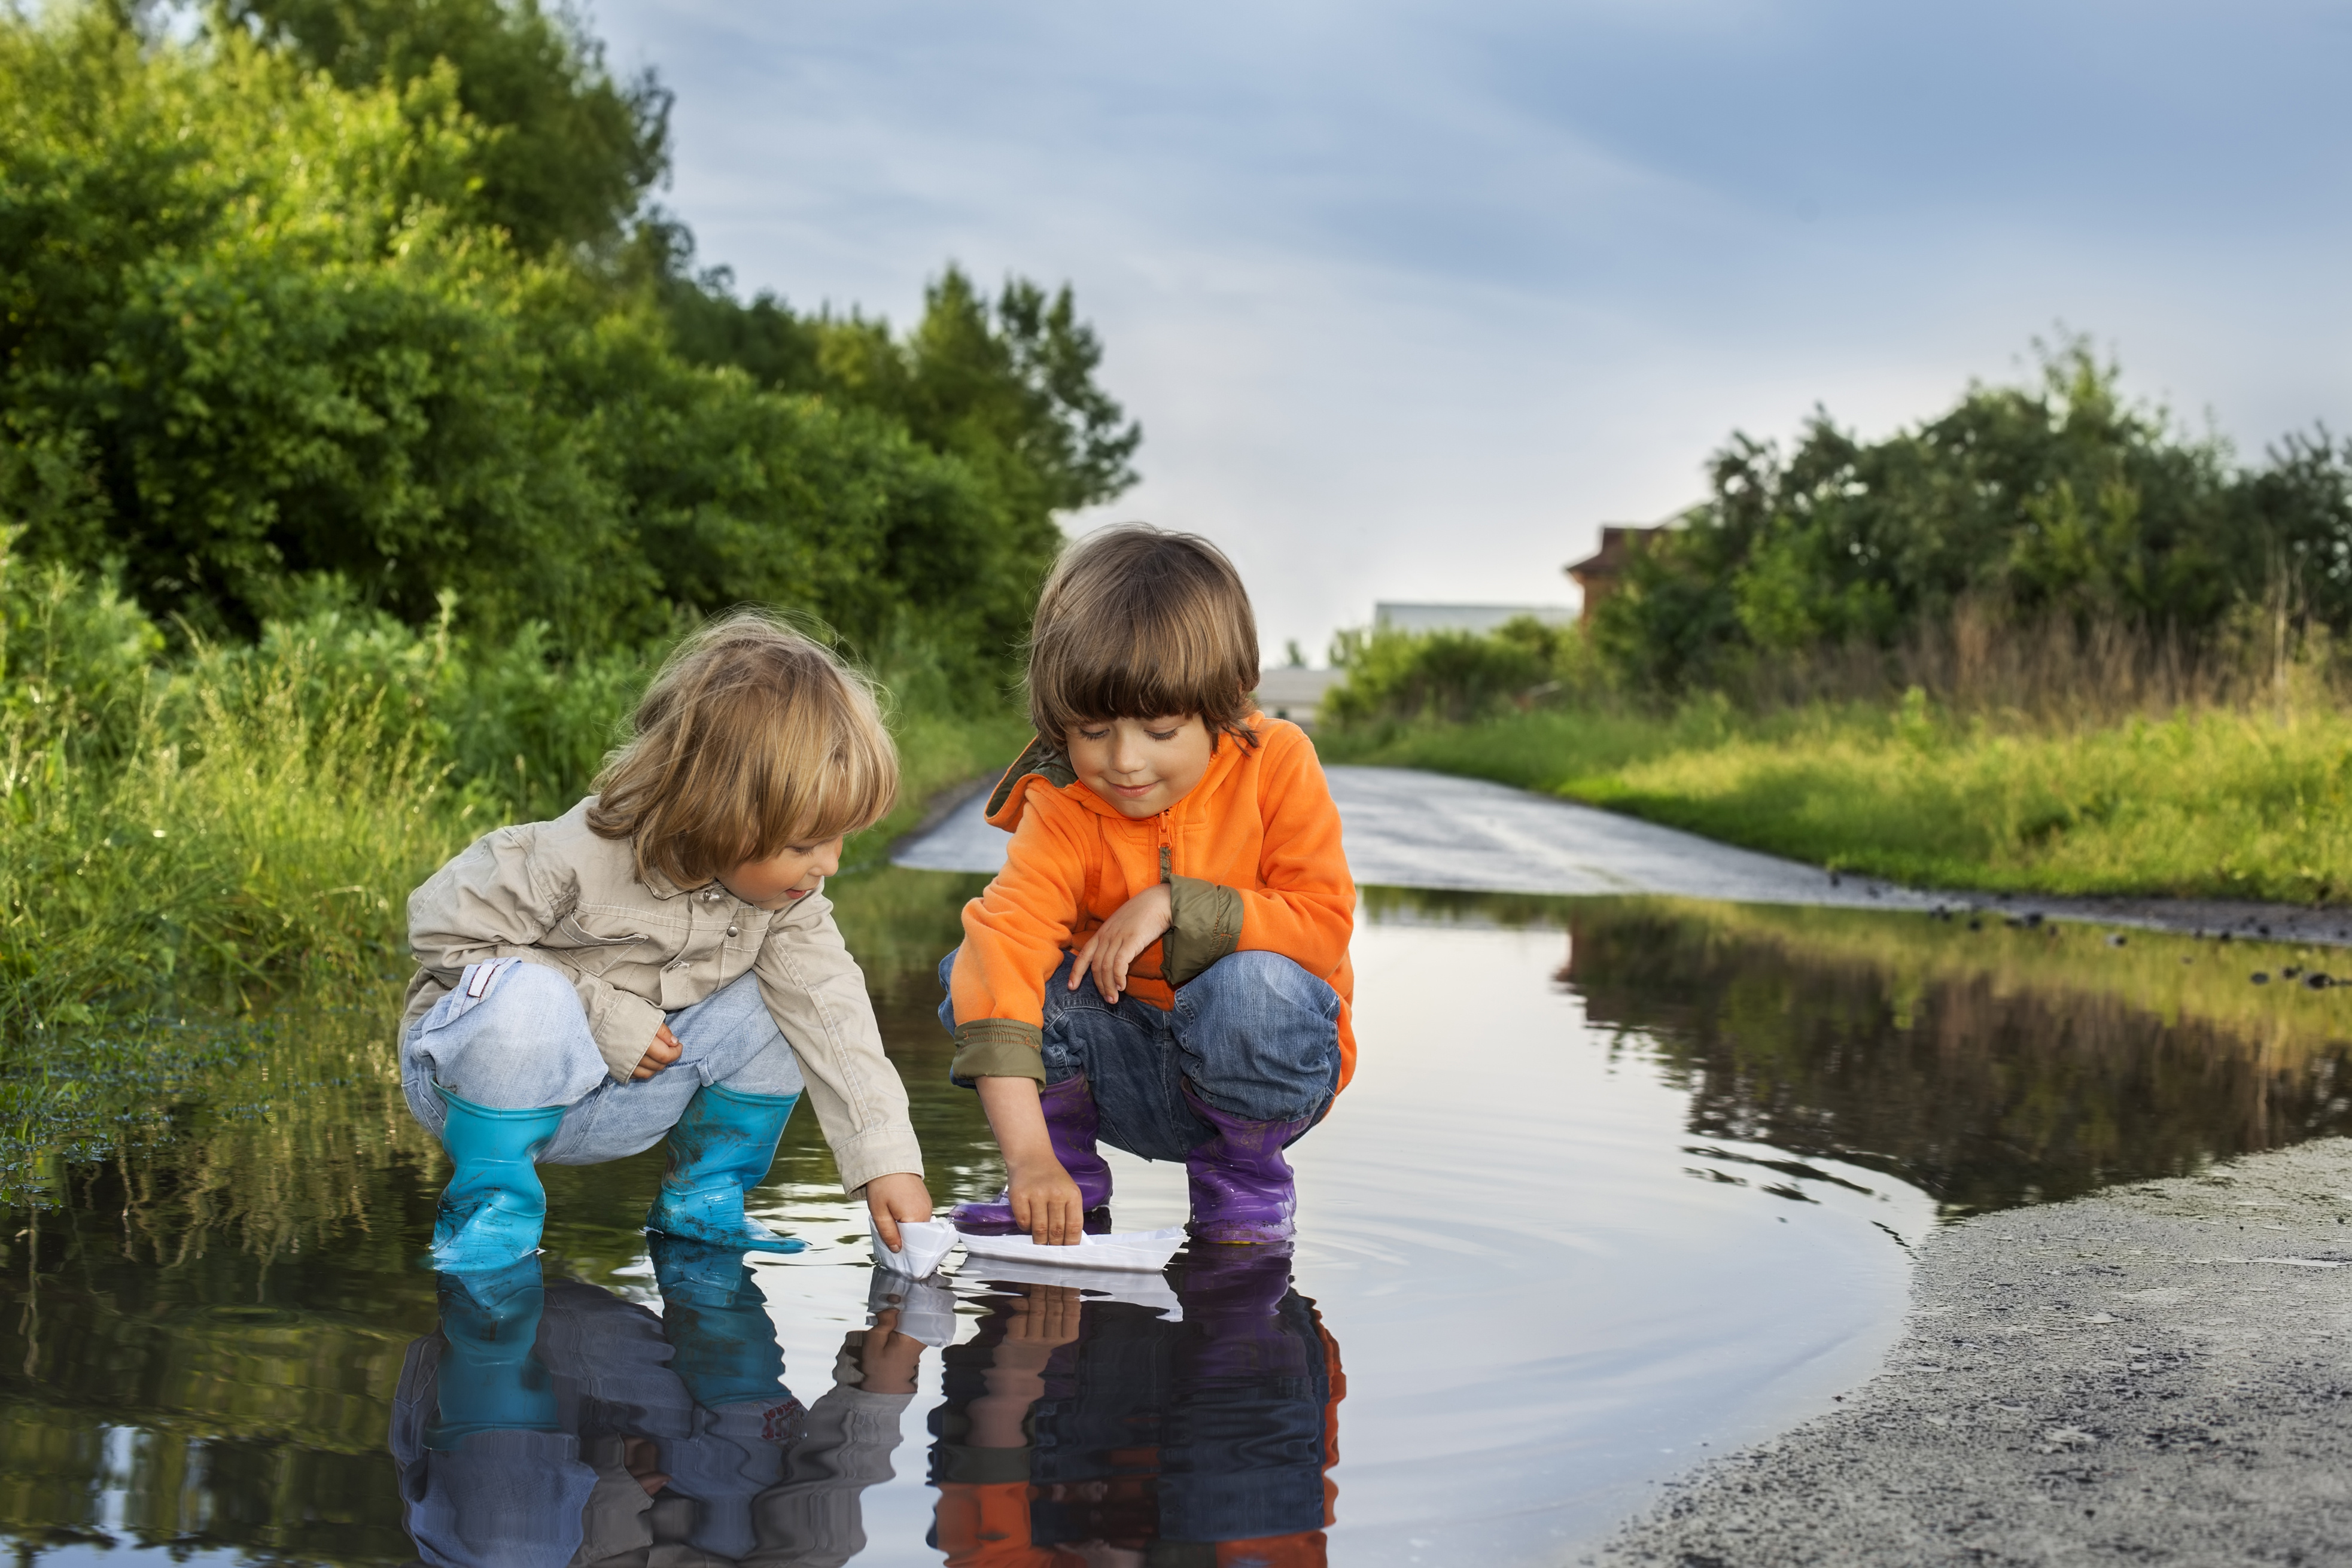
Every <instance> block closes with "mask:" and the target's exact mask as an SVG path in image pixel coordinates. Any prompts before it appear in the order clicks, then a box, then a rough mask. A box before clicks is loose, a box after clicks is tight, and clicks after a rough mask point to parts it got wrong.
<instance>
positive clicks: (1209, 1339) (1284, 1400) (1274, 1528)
mask: <svg viewBox="0 0 2352 1568" xmlns="http://www.w3.org/2000/svg"><path fill="white" fill-rule="evenodd" d="M1177 1272H1178V1279H1179V1281H1180V1283H1179V1285H1178V1290H1177V1294H1178V1297H1179V1299H1180V1300H1181V1307H1182V1311H1181V1321H1171V1316H1172V1314H1171V1315H1170V1316H1163V1315H1162V1313H1161V1312H1160V1311H1158V1310H1156V1309H1155V1308H1154V1307H1153V1306H1150V1305H1149V1304H1144V1303H1141V1302H1137V1301H1120V1300H1116V1299H1110V1300H1095V1301H1089V1300H1086V1299H1084V1298H1083V1297H1082V1296H1081V1294H1080V1287H1079V1285H1078V1284H1076V1283H1029V1284H1017V1283H1016V1284H1009V1285H1004V1286H1001V1287H995V1288H992V1290H991V1291H990V1293H989V1294H988V1295H987V1296H985V1297H984V1298H983V1300H985V1301H986V1302H987V1304H988V1309H989V1311H988V1315H987V1316H986V1317H985V1318H983V1319H982V1323H981V1329H980V1333H978V1334H977V1335H975V1336H974V1337H973V1338H972V1339H971V1341H970V1342H968V1343H963V1344H960V1345H957V1346H954V1347H953V1348H951V1349H950V1350H949V1351H948V1352H947V1398H946V1401H945V1403H943V1404H942V1405H941V1406H940V1408H939V1409H938V1410H937V1411H935V1412H934V1413H933V1415H932V1416H931V1430H932V1432H933V1434H934V1435H935V1436H936V1437H938V1439H939V1442H938V1444H937V1445H936V1446H935V1448H933V1450H932V1457H931V1479H932V1481H933V1483H934V1484H935V1485H937V1486H938V1488H939V1490H940V1501H939V1523H938V1527H937V1529H936V1530H935V1531H933V1541H932V1543H933V1544H934V1545H936V1546H937V1547H939V1549H940V1551H941V1552H944V1553H945V1555H946V1558H947V1562H948V1563H949V1564H950V1568H981V1565H983V1564H985V1565H989V1568H1014V1565H1020V1568H1079V1565H1080V1564H1086V1565H1087V1568H1109V1565H1112V1564H1133V1565H1134V1568H1142V1565H1143V1564H1144V1563H1146V1562H1147V1561H1148V1562H1149V1563H1152V1564H1155V1565H1157V1564H1162V1563H1166V1564H1171V1565H1177V1564H1192V1563H1197V1564H1203V1565H1205V1564H1211V1563H1264V1564H1266V1565H1268V1568H1294V1565H1295V1568H1307V1565H1308V1564H1320V1563H1322V1562H1323V1561H1324V1556H1325V1538H1324V1534H1323V1531H1324V1527H1325V1526H1326V1525H1327V1524H1328V1523H1329V1522H1330V1499H1331V1496H1332V1493H1333V1490H1334V1489H1332V1488H1331V1486H1330V1483H1329V1482H1328V1480H1327V1479H1326V1477H1325V1471H1326V1470H1327V1469H1328V1468H1329V1467H1330V1466H1331V1464H1333V1463H1334V1462H1335V1461H1336V1460H1337V1459H1338V1458H1339V1430H1338V1414H1339V1409H1338V1407H1339V1399H1340V1396H1342V1394H1344V1393H1345V1391H1346V1382H1345V1380H1344V1378H1343V1377H1342V1376H1341V1375H1340V1371H1339V1343H1338V1342H1337V1341H1335V1340H1334V1339H1333V1338H1332V1337H1331V1335H1330V1334H1329V1333H1328V1332H1327V1331H1326V1330H1325V1329H1324V1327H1323V1323H1322V1320H1321V1318H1320V1317H1318V1315H1317V1313H1316V1311H1315V1303H1314V1302H1312V1301H1307V1299H1306V1298H1304V1297H1303V1296H1301V1295H1299V1294H1298V1293H1297V1291H1294V1290H1292V1289H1291V1288H1290V1257H1289V1249H1287V1248H1282V1249H1267V1248H1255V1247H1253V1248H1216V1249H1194V1250H1193V1251H1192V1255H1191V1256H1190V1258H1189V1259H1188V1260H1185V1261H1183V1262H1181V1263H1180V1264H1178V1265H1177ZM1130 1288H1131V1287H1130Z"/></svg>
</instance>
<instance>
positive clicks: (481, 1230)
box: [433, 1083, 564, 1269]
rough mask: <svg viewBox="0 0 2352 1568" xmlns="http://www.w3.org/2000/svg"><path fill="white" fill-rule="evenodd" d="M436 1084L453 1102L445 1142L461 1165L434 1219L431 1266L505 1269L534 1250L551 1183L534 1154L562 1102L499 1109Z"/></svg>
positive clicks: (558, 1117) (443, 1136)
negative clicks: (546, 1181) (543, 1182)
mask: <svg viewBox="0 0 2352 1568" xmlns="http://www.w3.org/2000/svg"><path fill="white" fill-rule="evenodd" d="M433 1092H435V1093H436V1094H438V1095H440V1096H441V1099H442V1101H443V1103H445V1104H446V1105H447V1106H448V1117H447V1119H446V1121H444V1122H443V1123H442V1124H441V1146H442V1147H443V1148H445V1149H446V1150H448V1151H449V1160H450V1163H451V1164H452V1165H454V1166H456V1167H457V1169H456V1170H455V1171H453V1172H452V1173H451V1174H450V1176H449V1185H448V1186H446V1187H444V1188H443V1189H442V1190H441V1210H440V1213H439V1214H438V1215H437V1216H436V1217H435V1218H434V1221H433V1266H434V1267H435V1268H436V1269H502V1268H504V1267H505V1266H506V1265H508V1264H509V1263H511V1262H513V1261H514V1260H516V1259H518V1258H528V1257H529V1256H530V1255H531V1254H532V1253H533V1252H536V1251H538V1250H539V1230H540V1226H541V1222H543V1221H544V1220H545V1219H546V1218H547V1189H546V1188H545V1187H543V1186H540V1185H539V1172H538V1170H537V1169H536V1168H534V1166H532V1164H531V1161H532V1160H533V1159H534V1158H535V1157H536V1156H537V1155H538V1154H539V1151H540V1150H541V1149H543V1148H545V1147H546V1146H547V1141H548V1140H549V1139H550V1138H552V1137H553V1136H555V1129H556V1125H557V1124H559V1123H561V1122H562V1120H563V1112H564V1107H563V1106H562V1105H542V1106H540V1107H538V1108H537V1109H534V1110H528V1111H493V1110H491V1109H490V1108H489V1107H488V1106H487V1105H477V1104H475V1103H473V1102H472V1101H470V1100H461V1099H459V1098H458V1097H457V1095H455V1094H452V1093H450V1092H449V1091H447V1090H446V1089H444V1088H442V1087H441V1086H440V1085H439V1084H437V1083H436V1084H435V1085H434V1086H433Z"/></svg>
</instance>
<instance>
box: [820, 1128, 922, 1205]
mask: <svg viewBox="0 0 2352 1568" xmlns="http://www.w3.org/2000/svg"><path fill="white" fill-rule="evenodd" d="M833 1163H834V1164H835V1166H838V1167H839V1168H840V1171H841V1190H842V1191H844V1192H845V1193H847V1194H849V1195H850V1196H851V1197H856V1196H857V1194H858V1193H859V1192H861V1191H863V1190H864V1188H865V1186H866V1183H867V1182H869V1181H872V1180H873V1179H874V1178H875V1177H876V1176H896V1175H899V1174H902V1173H903V1174H907V1175H911V1176H916V1177H920V1176H922V1174H923V1146H922V1145H921V1144H920V1143H919V1142H918V1141H917V1139H916V1137H915V1129H914V1128H912V1127H910V1126H908V1124H906V1123H905V1122H903V1121H901V1122H899V1123H898V1124H897V1125H895V1126H891V1125H885V1126H880V1127H877V1128H875V1129H874V1130H873V1131H871V1132H869V1133H866V1134H861V1135H859V1136H857V1137H855V1138H851V1139H848V1140H846V1141H845V1142H843V1143H839V1144H835V1145H834V1146H833Z"/></svg>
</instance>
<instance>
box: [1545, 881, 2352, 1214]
mask: <svg viewBox="0 0 2352 1568" xmlns="http://www.w3.org/2000/svg"><path fill="white" fill-rule="evenodd" d="M1561 913H1562V914H1563V915H1564V917H1565V918H1564V922H1563V923H1564V924H1565V925H1567V927H1568V932H1569V942H1568V957H1567V961H1566V962H1565V963H1564V964H1563V965H1562V966H1561V967H1560V969H1559V975H1558V979H1559V983H1560V984H1562V985H1563V986H1566V987H1568V988H1570V989H1572V990H1574V991H1575V992H1576V993H1577V994H1578V995H1580V996H1581V997H1582V998H1584V1003H1585V1009H1586V1016H1587V1017H1588V1018H1590V1019H1591V1020H1592V1022H1594V1023H1595V1024H1601V1025H1605V1026H1609V1027H1612V1028H1615V1029H1619V1030H1626V1031H1638V1033H1639V1034H1640V1035H1641V1036H1642V1037H1643V1039H1644V1041H1645V1042H1646V1043H1647V1044H1648V1045H1649V1046H1650V1049H1651V1050H1653V1051H1654V1053H1655V1055H1656V1058H1657V1060H1658V1061H1660V1063H1661V1064H1662V1065H1664V1067H1666V1068H1667V1069H1668V1071H1669V1072H1670V1074H1671V1076H1672V1078H1673V1080H1674V1081H1675V1082H1677V1083H1678V1084H1679V1085H1681V1086H1682V1087H1685V1088H1686V1089H1687V1090H1688V1092H1689V1093H1690V1096H1691V1106H1690V1129H1691V1131H1692V1132H1693V1133H1695V1134H1699V1135H1700V1136H1702V1137H1706V1138H1733V1139H1740V1140H1745V1141H1748V1142H1752V1143H1760V1144H1770V1145H1775V1146H1777V1147H1779V1148H1782V1149H1786V1150H1790V1151H1791V1152H1794V1153H1798V1154H1803V1155H1830V1156H1834V1157H1837V1158H1841V1159H1844V1160H1848V1161H1851V1162H1853V1163H1854V1164H1857V1165H1862V1166H1871V1167H1873V1168H1875V1169H1879V1170H1884V1171H1887V1172H1890V1173H1892V1174H1894V1175H1895V1176H1901V1177H1902V1178H1903V1179H1904V1180H1906V1181H1908V1182H1910V1183H1912V1184H1913V1185H1914V1186H1919V1187H1921V1188H1923V1189H1925V1190H1926V1191H1927V1192H1929V1193H1931V1194H1933V1195H1934V1196H1935V1197H1936V1198H1937V1200H1938V1202H1939V1203H1940V1205H1941V1207H1942V1208H1943V1211H1944V1213H1945V1214H1946V1215H1948V1216H1951V1215H1959V1214H1968V1213H1974V1212H1979V1211H1982V1210H1985V1209H1992V1208H2006V1207H2013V1206H2015V1205H2017V1204H2021V1203H2034V1202H2047V1201H2051V1200H2054V1199H2059V1198H2066V1197H2075V1196H2077V1195H2079V1194H2082V1193H2085V1192H2089V1191H2092V1190H2094V1189H2095V1188H2097V1187H2100V1186H2106V1185H2108V1184H2110V1183H2114V1182H2120V1181H2137V1180H2145V1179H2147V1178H2149V1177H2152V1176H2178V1175H2181V1174H2184V1173H2186V1172H2189V1171H2193V1170H2195V1169H2197V1168H2199V1167H2200V1166H2202V1165H2203V1164H2204V1163H2206V1162H2207V1161H2210V1160H2212V1159H2216V1158H2224V1157H2227V1156H2230V1155H2240V1154H2248V1153H2252V1152H2254V1151H2256V1150H2261V1149H2269V1148H2276V1147H2279V1146H2281V1145H2286V1144H2291V1143H2294V1142H2297V1141H2299V1140H2301V1139H2304V1138H2309V1137H2318V1136H2324V1135H2326V1134H2340V1133H2344V1132H2347V1131H2352V1027H2347V1018H2346V1013H2347V1004H2345V1003H2344V1002H2343V1001H2341V1000H2339V999H2337V998H2335V997H2332V996H2329V995H2328V994H2326V992H2324V991H2320V992H2313V991H2272V992H2264V991H2262V990H2259V989H2257V988H2253V987H2252V986H2250V985H2248V983H2247V979H2246V976H2247V972H2248V970H2249V969H2250V968H2252V967H2260V965H2261V964H2262V963H2263V962H2265V961H2268V962H2272V963H2273V964H2277V963H2278V960H2277V959H2275V958H2273V959H2271V960H2263V959H2261V958H2259V957H2253V956H2250V955H2249V953H2248V952H2247V950H2246V948H2244V947H2243V946H2237V945H2226V946H2225V945H2219V944H2213V943H2204V942H2198V941H2194V940H2192V939H2189V938H2185V937H2163V936H2138V935H2137V934H2135V936H2134V937H2133V938H2132V939H2131V940H2129V941H2127V942H2126V944H2125V945H2124V946H2120V947H2117V946H2110V945H2109V944H2108V942H2107V941H2106V933H2105V932H2102V931H2099V930H2097V929H2095V928H2093V927H2086V926H2059V925H2031V926H2027V925H2020V926H2015V927H2011V926H2008V925H2001V926H2000V927H1998V928H1997V929H1995V930H1992V931H1981V930H1979V931H1970V930H1969V929H1968V928H1967V927H1966V925H1964V924H1959V923H1953V924H1944V925H1939V924H1937V923H1934V922H1930V921H1928V920H1926V919H1923V918H1921V917H1918V916H1916V915H1915V916H1911V917H1908V918H1896V919H1889V918H1886V917H1884V916H1876V917H1874V916H1871V915H1856V914H1854V913H1853V912H1850V911H1844V910H1805V909H1764V908H1729V907H1723V906H1714V907H1709V906H1697V907H1696V908H1695V907H1693V906H1691V905H1687V904H1680V905H1677V904H1665V903H1657V904H1646V905H1645V904H1582V905H1572V906H1570V907H1569V908H1567V909H1566V910H1564V911H1562V912H1561ZM1898 934H1899V936H1901V937H1903V938H1906V939H1905V940H1899V941H1898V940H1890V937H1892V936H1897V935H1898ZM2281 967H2284V966H2281Z"/></svg>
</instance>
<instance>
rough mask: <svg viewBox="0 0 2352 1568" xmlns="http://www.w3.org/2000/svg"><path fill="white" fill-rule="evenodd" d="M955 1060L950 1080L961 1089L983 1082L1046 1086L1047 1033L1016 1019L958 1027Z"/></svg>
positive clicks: (959, 1025)
mask: <svg viewBox="0 0 2352 1568" xmlns="http://www.w3.org/2000/svg"><path fill="white" fill-rule="evenodd" d="M955 1040H956V1053H955V1060H954V1061H951V1062H950V1063H949V1064H948V1077H949V1078H950V1079H951V1080H953V1081H954V1082H955V1084H956V1086H957V1087H958V1088H960V1089H970V1088H971V1087H972V1086H973V1084H974V1083H975V1082H977V1081H978V1080H980V1079H982V1078H1028V1079H1034V1081H1036V1082H1039V1083H1043V1082H1045V1030H1042V1029H1039V1028H1038V1027H1037V1026H1036V1025H1035V1024H1034V1023H1022V1022H1020V1021H1019V1020H1018V1019H973V1020H972V1021H971V1022H970V1023H960V1024H958V1025H956V1031H955Z"/></svg>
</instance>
